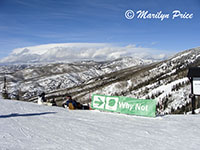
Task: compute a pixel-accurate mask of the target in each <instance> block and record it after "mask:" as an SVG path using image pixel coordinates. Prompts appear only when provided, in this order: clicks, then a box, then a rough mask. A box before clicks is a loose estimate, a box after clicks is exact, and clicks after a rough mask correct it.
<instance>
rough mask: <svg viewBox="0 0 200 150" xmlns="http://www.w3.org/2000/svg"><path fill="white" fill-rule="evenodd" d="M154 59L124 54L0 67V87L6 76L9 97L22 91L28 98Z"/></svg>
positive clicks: (21, 93)
mask: <svg viewBox="0 0 200 150" xmlns="http://www.w3.org/2000/svg"><path fill="white" fill-rule="evenodd" d="M151 62H152V61H145V60H142V59H139V58H138V59H136V58H132V57H124V58H120V59H116V60H113V61H104V62H95V61H82V62H74V63H52V64H36V65H33V64H32V65H8V66H0V75H1V76H0V83H1V86H0V90H2V88H3V80H4V76H6V78H7V81H8V92H9V93H10V97H11V98H16V96H18V95H19V93H20V95H21V96H22V99H25V100H27V99H29V98H31V97H33V96H37V94H38V92H41V91H45V92H47V93H49V92H52V91H55V90H65V89H66V88H71V87H74V86H79V85H82V84H83V83H87V82H88V81H90V80H91V79H94V78H97V77H99V76H102V75H105V74H108V73H111V72H115V71H119V70H121V69H124V68H128V67H131V66H137V65H144V64H148V63H151Z"/></svg>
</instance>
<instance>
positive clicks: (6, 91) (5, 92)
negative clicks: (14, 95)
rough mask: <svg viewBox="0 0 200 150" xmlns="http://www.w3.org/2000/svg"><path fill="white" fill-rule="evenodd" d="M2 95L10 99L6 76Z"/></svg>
mask: <svg viewBox="0 0 200 150" xmlns="http://www.w3.org/2000/svg"><path fill="white" fill-rule="evenodd" d="M2 97H3V98H4V99H8V90H7V80H6V77H4V84H3V89H2Z"/></svg>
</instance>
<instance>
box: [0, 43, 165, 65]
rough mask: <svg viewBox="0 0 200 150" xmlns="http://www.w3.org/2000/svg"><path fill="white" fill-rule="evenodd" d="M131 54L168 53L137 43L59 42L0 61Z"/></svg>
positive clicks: (14, 53) (20, 50)
mask: <svg viewBox="0 0 200 150" xmlns="http://www.w3.org/2000/svg"><path fill="white" fill-rule="evenodd" d="M125 56H131V57H137V58H142V59H164V58H166V56H167V55H166V54H165V53H163V51H158V50H155V49H151V48H144V47H137V46H136V45H127V46H117V45H114V44H108V43H59V44H45V45H37V46H31V47H24V48H17V49H14V50H13V51H12V53H11V54H10V55H9V56H8V57H6V58H3V59H2V60H0V63H31V62H56V61H65V62H73V61H82V60H96V61H104V60H112V59H117V58H120V57H125Z"/></svg>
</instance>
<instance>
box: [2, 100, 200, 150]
mask: <svg viewBox="0 0 200 150" xmlns="http://www.w3.org/2000/svg"><path fill="white" fill-rule="evenodd" d="M0 103H1V105H0V120H1V121H0V133H1V134H0V149H1V150H6V149H9V150H35V149H38V150H47V149H48V150H50V149H54V150H64V149H69V150H75V149H80V150H83V149H87V150H94V149H95V150H110V149H115V150H122V149H137V150H146V149H148V150H160V149H162V150H169V149H181V150H188V149H198V147H199V140H200V130H199V124H200V117H199V115H167V116H163V117H156V118H145V117H137V116H130V115H123V114H117V113H106V112H99V111H95V110H74V111H70V110H66V109H63V108H59V107H49V106H41V105H37V104H33V103H27V102H19V101H10V100H2V99H0Z"/></svg>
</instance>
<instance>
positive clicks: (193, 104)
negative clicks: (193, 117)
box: [190, 77, 195, 114]
mask: <svg viewBox="0 0 200 150" xmlns="http://www.w3.org/2000/svg"><path fill="white" fill-rule="evenodd" d="M190 83H191V100H192V114H195V111H194V110H195V95H194V90H193V77H192V78H191V79H190Z"/></svg>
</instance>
